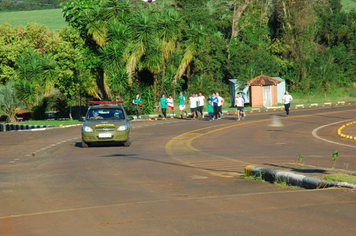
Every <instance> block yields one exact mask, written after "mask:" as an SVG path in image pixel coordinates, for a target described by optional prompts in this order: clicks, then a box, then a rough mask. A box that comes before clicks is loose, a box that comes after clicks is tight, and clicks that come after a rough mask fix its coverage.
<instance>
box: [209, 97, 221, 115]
mask: <svg viewBox="0 0 356 236" xmlns="http://www.w3.org/2000/svg"><path fill="white" fill-rule="evenodd" d="M210 100H211V102H212V103H213V105H214V117H215V119H216V120H217V119H218V114H219V107H218V104H219V98H218V97H217V96H216V94H215V92H214V91H213V92H212V95H211V97H210ZM219 117H220V116H219Z"/></svg>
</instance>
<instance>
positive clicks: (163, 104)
mask: <svg viewBox="0 0 356 236" xmlns="http://www.w3.org/2000/svg"><path fill="white" fill-rule="evenodd" d="M159 105H160V106H161V110H162V114H163V120H166V117H167V107H168V105H167V98H166V95H165V94H162V97H161V98H160V99H159Z"/></svg>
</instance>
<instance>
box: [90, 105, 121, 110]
mask: <svg viewBox="0 0 356 236" xmlns="http://www.w3.org/2000/svg"><path fill="white" fill-rule="evenodd" d="M100 108H114V109H115V108H121V109H124V107H123V106H122V105H117V104H115V105H110V104H105V105H94V106H91V107H90V108H89V109H100Z"/></svg>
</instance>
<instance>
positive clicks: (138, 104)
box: [132, 93, 142, 119]
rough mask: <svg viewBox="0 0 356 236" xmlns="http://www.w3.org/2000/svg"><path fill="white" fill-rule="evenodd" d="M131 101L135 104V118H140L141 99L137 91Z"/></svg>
mask: <svg viewBox="0 0 356 236" xmlns="http://www.w3.org/2000/svg"><path fill="white" fill-rule="evenodd" d="M132 103H133V104H134V105H135V109H136V116H137V119H141V116H140V107H141V106H142V101H141V97H140V94H139V93H138V94H136V97H135V99H134V100H132Z"/></svg>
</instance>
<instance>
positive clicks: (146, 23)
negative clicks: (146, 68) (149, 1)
mask: <svg viewBox="0 0 356 236" xmlns="http://www.w3.org/2000/svg"><path fill="white" fill-rule="evenodd" d="M130 27H131V30H132V34H131V41H130V43H129V45H128V47H127V51H126V53H125V57H124V58H125V60H126V62H127V64H126V71H127V73H128V75H129V84H130V85H131V84H132V77H133V73H134V72H135V70H136V69H137V65H138V62H139V61H140V59H141V58H142V57H143V56H144V55H145V53H146V51H147V49H148V47H149V45H150V44H151V43H153V42H154V41H155V25H154V22H153V21H151V18H150V13H149V12H147V11H141V12H138V13H137V14H136V16H135V18H134V19H133V20H132V22H131V24H130Z"/></svg>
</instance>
